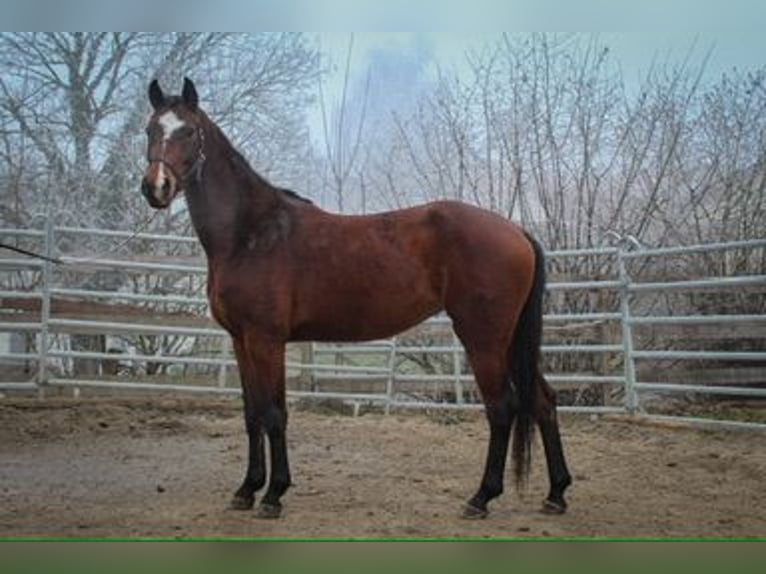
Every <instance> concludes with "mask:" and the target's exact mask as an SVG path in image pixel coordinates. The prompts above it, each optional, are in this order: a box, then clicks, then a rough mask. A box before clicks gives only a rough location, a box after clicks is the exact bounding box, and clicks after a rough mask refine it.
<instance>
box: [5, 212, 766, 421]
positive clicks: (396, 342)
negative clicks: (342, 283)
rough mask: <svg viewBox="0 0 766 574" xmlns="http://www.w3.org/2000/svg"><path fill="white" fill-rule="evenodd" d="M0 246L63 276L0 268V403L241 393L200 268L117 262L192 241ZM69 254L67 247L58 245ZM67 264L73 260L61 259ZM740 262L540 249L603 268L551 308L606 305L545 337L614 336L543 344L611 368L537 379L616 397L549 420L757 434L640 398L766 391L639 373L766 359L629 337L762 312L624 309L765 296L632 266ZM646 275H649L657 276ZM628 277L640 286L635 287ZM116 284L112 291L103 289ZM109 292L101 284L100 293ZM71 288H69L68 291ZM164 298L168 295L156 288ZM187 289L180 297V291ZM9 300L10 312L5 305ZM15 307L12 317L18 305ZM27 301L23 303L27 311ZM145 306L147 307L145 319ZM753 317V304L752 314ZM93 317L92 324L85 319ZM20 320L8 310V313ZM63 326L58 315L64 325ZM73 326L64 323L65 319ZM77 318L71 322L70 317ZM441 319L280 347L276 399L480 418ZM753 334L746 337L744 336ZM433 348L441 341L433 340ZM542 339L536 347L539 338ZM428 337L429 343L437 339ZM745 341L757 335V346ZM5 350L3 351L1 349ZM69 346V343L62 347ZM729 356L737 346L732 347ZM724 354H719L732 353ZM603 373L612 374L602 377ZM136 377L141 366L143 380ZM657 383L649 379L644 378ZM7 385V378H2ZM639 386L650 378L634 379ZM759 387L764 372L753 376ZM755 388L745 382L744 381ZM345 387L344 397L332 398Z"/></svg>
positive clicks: (755, 247) (737, 285)
mask: <svg viewBox="0 0 766 574" xmlns="http://www.w3.org/2000/svg"><path fill="white" fill-rule="evenodd" d="M78 238H79V239H80V240H87V241H90V242H92V243H93V242H95V243H97V244H105V243H107V242H110V241H119V242H120V244H119V246H118V247H117V248H114V249H111V250H110V249H96V250H95V252H96V253H101V255H96V256H91V257H87V258H85V257H78V256H74V255H67V254H65V253H62V252H61V250H60V248H59V245H61V244H70V245H71V244H76V243H77V239H78ZM0 240H3V241H5V242H6V243H8V242H11V241H15V242H19V243H21V244H25V245H27V246H28V247H30V248H33V249H36V250H38V251H41V252H42V253H45V254H46V255H48V256H51V257H59V258H60V259H61V260H62V261H63V262H64V263H65V265H63V266H56V265H54V264H52V263H50V262H47V261H40V260H36V259H30V258H24V257H16V256H7V257H3V258H0V280H1V281H3V283H0V285H5V287H3V288H2V290H0V300H2V302H3V313H2V314H1V315H0V334H5V336H6V338H7V341H10V340H11V339H10V337H12V336H14V335H12V334H15V336H16V337H17V338H18V337H23V338H24V340H25V341H26V347H25V348H23V349H14V348H13V345H10V344H6V345H5V347H7V348H0V371H5V373H4V376H3V377H2V379H1V380H0V391H6V392H10V391H32V392H39V393H44V392H46V389H52V388H62V387H71V388H72V389H73V392H75V393H78V392H80V390H81V389H86V388H100V389H119V390H127V391H150V390H151V391H154V390H161V391H169V392H178V393H219V394H220V393H223V394H238V393H239V392H240V390H239V384H238V382H237V377H236V362H235V361H234V359H233V357H232V355H231V350H230V345H229V341H228V336H227V335H226V334H225V333H224V332H223V331H222V330H221V329H220V328H218V327H217V326H215V325H213V324H212V323H209V321H208V320H206V319H205V316H206V314H207V301H206V298H205V297H204V296H203V295H202V294H201V293H195V292H193V291H194V286H195V285H196V289H197V290H198V291H199V286H201V285H204V279H205V274H206V272H207V268H206V266H205V265H202V264H201V261H202V260H201V259H199V252H198V251H197V252H196V253H197V256H198V259H194V258H193V257H191V256H189V255H188V254H187V255H186V256H185V258H183V259H184V260H182V261H180V262H179V261H174V262H168V260H167V258H163V259H161V260H159V261H158V260H152V259H153V258H155V259H156V256H154V255H147V256H145V257H143V258H140V257H139V258H136V256H131V257H130V258H128V257H126V256H125V255H123V254H121V253H118V252H119V251H121V250H122V249H124V248H125V246H126V244H127V243H131V245H132V244H133V243H135V242H145V243H151V248H150V249H147V252H148V253H150V254H154V253H157V247H158V246H160V245H167V246H185V248H188V249H189V250H193V249H195V246H196V239H195V238H193V237H180V236H172V235H160V234H149V233H139V234H132V233H128V232H119V231H105V230H98V229H80V228H71V227H57V226H55V225H54V224H53V222H52V221H48V222H46V224H45V227H44V229H42V230H35V229H24V230H17V229H16V230H15V229H0ZM67 242H68V243H67ZM73 252H75V251H73ZM731 252H737V253H746V254H747V255H746V256H747V257H750V258H753V257H755V258H758V257H760V260H761V261H766V256H764V253H766V239H759V240H752V241H739V242H731V243H719V244H707V245H695V246H684V247H673V248H662V249H644V248H640V247H639V246H636V245H635V244H631V243H628V242H624V243H621V244H620V245H619V246H616V247H604V248H598V249H584V250H576V251H551V252H549V253H548V254H547V256H548V261H549V265H554V267H555V264H554V263H552V262H556V261H560V260H567V259H572V258H590V259H594V258H600V259H601V260H603V261H605V262H606V263H605V264H604V265H603V268H604V269H608V270H610V271H609V273H604V274H599V276H598V278H597V279H592V278H589V279H587V280H566V281H564V280H561V279H558V278H556V275H555V273H554V274H553V278H552V280H550V281H549V284H548V291H549V296H551V297H553V296H555V294H556V293H558V294H560V296H561V297H563V299H566V298H567V297H569V296H573V295H574V294H580V295H582V294H599V293H600V294H604V295H598V297H603V300H605V301H609V302H611V303H613V305H612V306H611V307H610V308H607V309H589V310H588V311H587V312H582V311H575V312H567V311H565V312H554V311H549V312H548V313H547V314H546V315H545V324H546V328H551V329H554V330H555V329H556V328H557V327H556V326H557V325H566V326H567V328H571V329H575V330H576V328H577V325H580V324H582V325H594V324H595V325H607V324H610V325H613V326H614V329H613V331H616V332H617V333H618V336H617V337H613V338H612V339H614V340H608V341H603V340H601V341H595V342H594V341H590V342H575V343H571V342H568V343H567V342H565V343H548V344H546V345H544V347H543V352H544V355H546V356H548V357H553V356H565V355H570V356H571V355H576V356H580V357H582V356H599V357H611V358H613V360H612V361H611V363H609V361H607V360H605V361H604V362H603V363H601V364H603V365H604V368H603V369H600V370H599V371H598V372H594V369H592V368H591V369H588V371H587V372H572V371H569V370H562V371H560V372H556V371H553V372H550V371H549V372H548V374H547V378H548V380H549V381H550V382H551V383H552V384H553V385H554V387H558V388H560V389H571V388H577V387H578V386H580V387H588V388H594V387H603V388H608V389H611V390H612V391H615V392H613V393H612V394H611V395H610V396H612V395H616V396H618V397H619V399H618V401H617V402H614V401H612V404H610V401H604V402H602V404H596V405H577V404H575V405H572V406H562V407H560V410H563V411H575V412H585V413H630V414H636V415H640V416H653V417H657V418H667V417H671V418H674V419H676V420H679V419H681V420H688V421H691V422H695V423H699V424H707V425H726V426H731V427H748V428H759V429H766V424H763V423H758V422H741V421H735V420H720V419H715V420H714V419H710V418H695V417H678V416H672V415H667V414H661V413H660V414H657V413H652V412H651V408H650V405H651V404H652V398H653V397H658V396H667V395H670V396H676V397H684V396H688V395H690V394H692V395H705V396H725V397H728V398H730V397H746V398H749V399H758V398H766V389H764V388H762V387H761V388H759V387H758V385H757V384H756V385H750V386H746V385H740V384H737V382H736V381H734V384H730V383H727V384H725V385H724V384H711V383H710V382H709V381H705V382H704V384H702V383H700V384H695V383H694V382H691V383H689V382H688V381H687V382H668V381H663V380H653V379H655V378H656V377H652V376H651V371H650V372H649V373H648V374H647V372H646V369H642V364H644V363H649V364H662V362H667V361H672V362H674V363H675V364H678V363H683V362H685V361H686V362H689V361H691V362H695V363H700V362H701V363H708V364H728V365H732V364H735V365H737V366H740V367H741V366H742V365H752V366H753V367H752V369H751V372H752V370H753V369H754V371H755V373H756V376H755V378H756V379H758V378H759V374H760V373H761V372H764V371H766V348H764V347H758V345H756V347H757V348H755V349H754V350H741V349H739V348H734V349H732V348H716V349H709V348H708V349H703V350H699V349H697V350H694V349H688V348H672V349H671V348H667V347H668V346H667V345H666V344H664V343H663V339H662V337H661V336H660V337H657V338H654V339H652V338H649V339H648V340H649V342H650V343H653V345H654V346H647V345H646V344H645V341H641V344H639V345H637V344H636V343H637V340H636V332H637V330H640V329H646V328H655V327H656V328H662V327H668V326H670V327H673V328H682V327H685V326H692V327H693V326H700V325H713V326H730V325H733V326H743V325H749V326H751V327H752V326H755V330H756V334H757V330H758V329H760V328H761V327H763V326H764V325H766V314H764V312H763V311H762V309H761V310H758V312H754V313H750V312H743V311H742V309H737V310H735V312H731V313H723V314H722V313H713V314H700V313H695V314H689V313H685V314H681V315H679V314H676V313H677V311H675V310H673V309H672V307H669V306H668V305H665V306H664V307H663V310H662V311H661V312H657V306H656V305H655V306H654V307H652V306H648V307H647V306H646V305H643V306H642V305H641V304H638V303H637V302H636V300H637V299H638V298H640V297H644V296H645V295H646V294H655V295H656V294H661V295H662V297H664V298H666V299H668V298H669V294H670V293H673V292H679V293H689V292H701V291H708V292H710V291H713V292H715V293H724V292H732V291H733V292H735V293H742V292H747V293H750V294H752V296H753V297H755V298H756V301H757V299H758V298H759V297H763V294H764V292H766V275H764V274H760V272H762V271H763V266H760V267H759V266H758V265H756V266H755V269H756V272H755V273H753V272H752V269H753V268H752V267H751V268H750V269H749V270H747V271H746V273H745V274H734V275H732V274H730V273H726V274H724V275H721V274H719V275H718V276H707V277H700V278H692V279H688V278H684V277H681V278H679V279H674V280H671V279H665V280H658V279H657V278H654V279H653V280H643V279H642V277H640V276H641V275H643V273H637V272H636V271H635V270H634V268H641V267H643V268H644V269H646V268H653V267H652V266H651V262H652V261H656V260H661V261H668V260H670V259H672V258H673V257H679V256H688V255H694V254H696V255H705V256H710V255H711V254H716V257H717V258H724V259H725V254H726V253H731ZM655 267H656V266H655ZM98 273H119V274H121V275H120V278H119V279H118V280H117V281H116V284H117V286H116V287H115V286H114V285H112V287H111V288H95V287H92V286H89V285H88V284H87V281H85V284H84V285H83V284H82V283H83V281H81V280H80V281H79V282H78V281H73V280H72V276H73V275H77V274H79V275H80V276H81V277H83V276H84V277H88V276H94V275H95V274H98ZM636 275H639V277H636ZM135 276H141V277H147V276H152V277H158V278H162V277H164V276H171V277H172V278H173V279H172V280H169V281H167V282H165V283H164V285H165V287H164V288H163V289H155V292H146V291H142V290H141V289H140V286H139V285H138V283H136V282H135V281H134V282H133V289H132V290H131V291H128V290H126V289H125V287H124V285H125V284H130V283H131V281H130V277H135ZM113 282H114V281H113ZM183 282H186V287H184V289H174V287H175V286H178V285H179V284H180V283H183ZM107 283H108V282H107ZM73 284H75V285H77V288H73V287H72V285H73ZM168 286H169V287H168ZM190 291H192V292H190ZM59 300H68V301H78V302H91V303H92V304H93V305H98V304H100V303H102V302H109V303H117V302H119V303H121V304H122V305H124V306H125V307H129V306H134V307H136V309H143V310H144V311H143V313H142V314H138V318H137V319H136V318H133V319H130V318H129V319H127V320H126V319H124V318H118V319H117V320H115V319H114V317H113V316H112V315H111V314H110V315H107V317H106V318H104V317H102V316H95V317H94V316H90V317H87V318H82V317H77V316H74V317H73V316H67V314H66V313H63V314H61V313H55V312H53V311H54V307H55V304H56V302H57V301H59ZM14 301H15V302H16V303H14ZM22 301H23V302H24V305H21V304H20V303H21V302H22ZM30 301H31V303H30ZM148 306H151V307H148ZM755 306H756V308H759V305H757V304H756V305H755ZM158 307H162V308H163V309H164V308H168V307H173V308H176V309H192V310H193V313H192V314H193V315H195V316H196V317H197V318H198V320H197V321H196V322H194V321H193V322H192V324H189V325H183V324H181V325H179V324H169V323H168V322H166V321H163V317H165V315H163V314H162V312H160V311H156V313H155V314H156V315H157V317H158V318H159V321H156V320H155V321H150V320H147V317H149V316H150V315H151V314H152V309H156V308H158ZM96 309H97V312H96V314H97V315H99V313H98V309H102V308H100V307H96ZM15 311H18V312H15ZM62 315H63V316H62ZM70 315H71V313H70ZM75 315H76V314H75ZM449 324H450V321H449V319H448V318H447V317H445V316H438V317H435V318H432V319H430V320H428V321H426V322H425V324H424V327H423V328H425V329H428V328H433V329H436V331H437V332H438V333H437V334H438V337H436V338H435V339H429V340H427V341H426V342H425V343H423V342H422V341H421V342H418V341H417V339H415V342H413V339H412V338H411V337H408V336H406V335H402V336H398V337H394V338H392V339H389V340H381V341H372V342H368V343H363V344H343V345H340V344H339V345H334V344H318V343H316V344H305V345H296V346H292V347H291V349H290V351H289V352H288V360H287V365H286V367H287V370H288V374H289V377H290V381H291V384H290V385H289V390H288V396H289V397H291V398H293V399H297V398H306V397H308V398H314V399H338V400H342V401H345V402H348V403H349V404H351V405H353V407H354V409H355V410H357V409H359V408H360V406H363V405H365V404H376V405H380V406H382V407H383V408H384V409H385V410H386V411H388V410H390V409H392V408H445V409H466V408H479V407H480V406H481V405H480V402H479V401H478V400H476V397H475V391H476V389H475V387H474V383H473V377H472V375H471V373H470V369H469V368H468V366H467V365H466V360H465V356H464V353H463V349H462V347H461V346H460V345H459V342H458V341H457V339H456V338H455V337H454V335H451V334H450V335H449V338H448V339H446V340H445V335H444V333H446V332H448V327H449ZM77 334H80V335H82V334H85V335H86V336H87V335H88V334H90V335H91V336H92V335H94V334H97V335H101V336H104V335H109V336H116V337H120V336H121V337H124V338H130V337H137V338H140V337H145V338H151V337H155V338H156V337H161V336H165V337H175V338H177V339H178V340H179V341H180V343H179V344H180V350H178V349H177V351H178V352H176V353H174V354H169V353H165V352H162V349H157V350H156V351H153V352H151V353H147V352H141V351H139V350H137V348H136V347H135V346H133V347H130V346H128V348H126V349H122V352H120V353H119V354H115V353H114V352H113V350H110V349H77V348H73V347H72V345H71V340H73V338H74V337H76V336H77ZM751 334H752V333H751ZM439 337H440V339H439ZM546 338H548V337H546ZM437 339H438V340H437ZM756 339H757V336H756ZM203 340H204V341H206V344H205V345H204V352H201V351H199V346H200V341H203ZM7 341H6V342H7ZM68 341H69V343H68ZM733 344H734V346H735V347H736V345H737V341H736V339H735V340H734V343H733ZM731 346H732V345H728V347H731ZM434 356H438V357H439V358H440V361H441V362H440V365H441V369H440V370H438V372H426V371H425V370H423V369H418V368H415V367H413V364H412V362H411V361H409V362H408V360H407V357H419V358H420V360H421V361H423V362H427V361H428V360H430V359H428V358H429V357H434ZM74 361H80V362H82V361H91V362H93V363H94V364H98V363H99V362H101V363H103V364H106V363H108V362H110V361H111V363H110V364H120V365H132V366H135V365H149V364H152V365H155V366H156V365H165V366H169V365H175V366H178V365H182V366H184V368H186V367H195V368H197V367H206V368H209V369H212V371H209V372H207V374H206V375H205V376H204V377H202V380H201V381H200V380H195V381H194V382H193V383H190V382H189V381H188V380H186V378H185V377H184V376H183V373H182V374H180V375H178V374H177V375H176V376H166V377H164V378H161V377H155V376H149V375H147V374H145V375H144V376H141V373H140V371H141V369H138V372H139V374H138V375H137V374H136V373H135V372H134V373H129V374H125V373H123V374H120V373H111V374H110V375H109V376H106V375H105V372H104V370H103V368H102V369H101V370H97V371H96V372H91V373H89V374H88V375H87V376H83V375H82V374H81V373H79V372H77V370H76V369H75V370H72V369H71V368H70V369H68V368H66V366H67V365H71V364H72V363H73V362H74ZM609 365H611V366H609ZM145 371H146V372H147V373H148V367H147V368H146V369H145ZM655 372H657V371H655ZM14 376H15V378H14ZM646 377H649V378H646ZM763 380H764V381H766V374H764V376H763ZM757 382H758V381H757V380H756V383H757ZM344 385H345V386H344ZM427 388H437V389H440V390H441V394H438V395H436V398H434V395H427V394H426V393H424V392H422V390H423V389H427Z"/></svg>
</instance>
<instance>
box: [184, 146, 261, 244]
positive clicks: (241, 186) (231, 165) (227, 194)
mask: <svg viewBox="0 0 766 574" xmlns="http://www.w3.org/2000/svg"><path fill="white" fill-rule="evenodd" d="M209 139H211V138H208V137H207V136H206V141H208V140H209ZM205 153H206V155H207V159H206V160H205V163H204V164H203V166H202V169H201V174H200V177H199V178H197V179H196V180H195V181H194V182H192V183H191V184H190V185H189V190H188V192H187V197H186V201H187V204H188V206H189V213H190V215H191V219H192V224H193V225H194V228H195V230H196V232H197V236H198V237H199V239H200V242H201V243H202V247H203V248H204V249H205V253H206V254H207V256H208V258H209V259H211V258H216V257H227V256H228V255H230V254H231V253H233V252H234V251H235V249H236V247H237V246H236V241H237V238H238V233H239V227H240V226H241V225H242V222H243V221H246V220H252V219H253V218H255V217H257V215H258V214H259V213H260V212H264V213H265V212H266V211H267V210H268V209H269V207H270V206H271V205H272V204H273V202H274V195H275V191H274V189H273V188H272V187H271V186H270V185H268V183H266V182H265V181H264V180H263V179H261V178H260V177H259V176H258V175H256V174H255V172H254V171H252V169H250V168H249V166H247V165H246V164H244V163H243V160H241V159H238V154H237V152H236V151H235V150H234V149H233V148H232V147H231V144H229V143H228V141H226V140H225V139H223V140H219V142H218V145H216V146H215V148H214V149H206V152H205Z"/></svg>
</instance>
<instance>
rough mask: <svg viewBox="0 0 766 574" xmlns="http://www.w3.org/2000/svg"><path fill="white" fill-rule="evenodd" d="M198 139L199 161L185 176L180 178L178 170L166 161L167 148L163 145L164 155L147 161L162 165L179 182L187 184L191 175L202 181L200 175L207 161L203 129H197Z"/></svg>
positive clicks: (152, 157)
mask: <svg viewBox="0 0 766 574" xmlns="http://www.w3.org/2000/svg"><path fill="white" fill-rule="evenodd" d="M197 137H198V139H199V149H198V150H197V159H195V160H194V163H193V164H192V165H191V167H190V168H189V169H188V170H186V172H185V173H184V174H183V176H181V177H179V174H178V172H177V171H176V168H175V167H173V165H172V164H171V163H170V162H169V161H167V160H166V159H165V146H164V144H163V146H162V155H161V156H160V157H156V156H149V157H147V160H148V161H149V163H161V164H162V165H164V166H166V167H167V168H168V169H169V170H170V172H171V173H172V174H173V177H175V178H176V180H178V181H179V182H185V181H187V178H188V177H189V176H190V175H192V174H193V175H194V176H195V178H196V179H197V180H199V179H200V175H201V174H202V166H203V165H204V163H205V160H206V159H207V157H206V156H205V132H203V131H202V128H200V127H197Z"/></svg>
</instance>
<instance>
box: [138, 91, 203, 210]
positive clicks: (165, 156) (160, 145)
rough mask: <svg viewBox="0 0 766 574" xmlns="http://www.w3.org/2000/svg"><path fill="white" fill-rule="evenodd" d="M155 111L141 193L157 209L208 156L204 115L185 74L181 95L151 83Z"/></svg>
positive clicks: (198, 169)
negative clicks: (203, 129)
mask: <svg viewBox="0 0 766 574" xmlns="http://www.w3.org/2000/svg"><path fill="white" fill-rule="evenodd" d="M149 101H150V102H151V104H152V108H153V110H154V111H153V113H152V117H151V118H150V119H149V125H148V126H147V127H146V135H147V136H148V138H149V142H148V148H147V160H148V161H149V165H148V167H147V168H146V172H145V173H144V180H143V182H142V184H141V193H143V194H144V196H145V197H146V199H147V200H148V201H149V205H151V206H152V207H154V208H156V209H161V208H165V207H167V206H168V205H170V203H171V202H172V201H173V199H174V198H175V197H176V196H177V195H178V194H179V193H180V192H182V191H184V187H185V186H186V185H187V184H188V183H189V182H190V181H191V179H192V178H193V177H198V176H199V173H200V169H201V168H202V163H203V162H204V160H205V155H204V149H203V147H204V139H203V131H202V121H203V115H202V114H201V112H200V111H199V108H198V106H197V102H198V97H197V90H196V88H195V87H194V84H193V83H192V82H191V80H189V79H188V78H184V87H183V91H182V93H181V95H180V96H166V95H165V94H164V93H163V92H162V88H160V84H159V82H157V80H153V81H152V83H151V84H149Z"/></svg>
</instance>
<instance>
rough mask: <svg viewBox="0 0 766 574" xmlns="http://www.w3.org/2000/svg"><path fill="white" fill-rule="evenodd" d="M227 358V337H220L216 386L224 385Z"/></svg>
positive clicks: (222, 386) (221, 386)
mask: <svg viewBox="0 0 766 574" xmlns="http://www.w3.org/2000/svg"><path fill="white" fill-rule="evenodd" d="M228 359H229V337H228V336H223V337H221V365H220V367H219V368H218V387H219V388H221V389H222V388H224V387H225V386H226V366H227V365H226V361H227V360H228Z"/></svg>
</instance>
